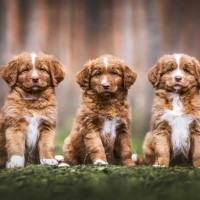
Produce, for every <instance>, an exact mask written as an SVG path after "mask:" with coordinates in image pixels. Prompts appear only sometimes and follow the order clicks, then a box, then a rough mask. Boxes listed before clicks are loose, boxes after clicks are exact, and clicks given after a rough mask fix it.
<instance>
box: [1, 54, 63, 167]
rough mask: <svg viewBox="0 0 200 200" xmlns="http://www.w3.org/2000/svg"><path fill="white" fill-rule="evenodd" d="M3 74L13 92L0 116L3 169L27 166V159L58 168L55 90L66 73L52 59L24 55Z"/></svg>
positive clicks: (6, 68) (48, 56)
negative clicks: (55, 144)
mask: <svg viewBox="0 0 200 200" xmlns="http://www.w3.org/2000/svg"><path fill="white" fill-rule="evenodd" d="M1 75H2V77H3V79H4V80H5V81H6V83H7V84H8V86H9V87H10V88H11V90H10V93H9V94H8V96H7V98H6V100H5V104H4V106H3V108H2V110H1V113H0V166H1V167H3V166H5V165H6V168H14V167H24V165H25V158H27V159H26V161H27V160H28V161H30V162H32V163H39V162H40V163H41V164H49V165H57V161H56V160H55V159H54V157H53V155H54V152H53V151H54V142H55V135H56V121H57V120H56V119H57V100H56V95H55V87H56V86H58V84H59V83H60V82H61V81H62V80H63V79H64V77H65V70H64V69H63V68H62V66H61V64H60V63H59V62H58V61H56V60H55V58H54V57H53V56H50V55H46V54H44V53H41V52H40V53H30V52H24V53H22V54H20V55H18V56H15V57H14V58H13V59H12V60H11V61H10V62H9V63H8V64H7V65H6V66H4V67H3V68H2V71H1Z"/></svg>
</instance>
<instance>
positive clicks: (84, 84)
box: [76, 61, 91, 90]
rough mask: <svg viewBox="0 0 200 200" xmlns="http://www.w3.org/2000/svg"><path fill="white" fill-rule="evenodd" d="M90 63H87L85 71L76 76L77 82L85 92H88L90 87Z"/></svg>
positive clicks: (84, 67)
mask: <svg viewBox="0 0 200 200" xmlns="http://www.w3.org/2000/svg"><path fill="white" fill-rule="evenodd" d="M90 62H91V61H88V62H87V63H85V65H84V66H83V69H82V70H81V71H80V72H78V73H77V74H76V82H77V83H78V84H79V85H80V87H81V88H82V89H83V90H87V89H88V88H89V87H90V70H89V66H90Z"/></svg>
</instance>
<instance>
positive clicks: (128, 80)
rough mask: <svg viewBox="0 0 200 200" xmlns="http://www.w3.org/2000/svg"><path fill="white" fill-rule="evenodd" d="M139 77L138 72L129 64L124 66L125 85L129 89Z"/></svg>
mask: <svg viewBox="0 0 200 200" xmlns="http://www.w3.org/2000/svg"><path fill="white" fill-rule="evenodd" d="M136 78H137V73H135V72H134V71H132V70H131V69H130V68H129V67H128V66H125V68H124V87H125V88H126V89H129V88H130V87H131V86H132V85H133V83H134V82H135V80H136Z"/></svg>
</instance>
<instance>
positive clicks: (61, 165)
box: [58, 163, 70, 167]
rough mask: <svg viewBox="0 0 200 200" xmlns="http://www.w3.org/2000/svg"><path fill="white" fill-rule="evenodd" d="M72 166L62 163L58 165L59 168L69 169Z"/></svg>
mask: <svg viewBox="0 0 200 200" xmlns="http://www.w3.org/2000/svg"><path fill="white" fill-rule="evenodd" d="M69 166H70V165H68V164H67V163H60V164H59V165H58V167H69Z"/></svg>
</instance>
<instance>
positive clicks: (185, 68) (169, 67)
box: [147, 54, 200, 92]
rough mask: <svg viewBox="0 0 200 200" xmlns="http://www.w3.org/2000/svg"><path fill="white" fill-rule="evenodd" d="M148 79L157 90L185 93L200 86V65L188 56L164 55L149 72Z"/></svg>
mask: <svg viewBox="0 0 200 200" xmlns="http://www.w3.org/2000/svg"><path fill="white" fill-rule="evenodd" d="M147 77H148V80H149V81H150V82H151V84H152V85H153V87H155V88H157V89H166V90H169V91H176V92H184V91H188V90H189V89H190V88H192V87H199V86H200V65H199V63H198V61H197V60H196V59H195V58H194V57H190V56H188V55H186V54H173V55H164V56H163V57H161V58H160V59H159V60H158V62H157V63H156V65H155V66H154V67H153V68H151V69H150V70H149V72H148V75H147Z"/></svg>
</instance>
